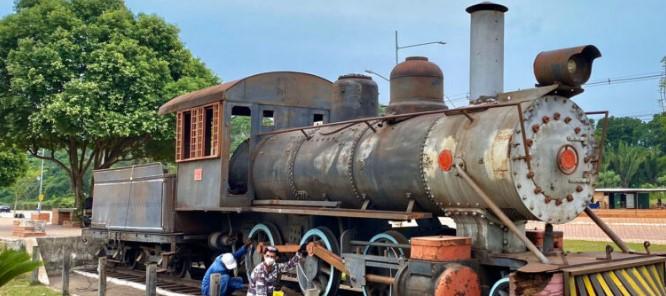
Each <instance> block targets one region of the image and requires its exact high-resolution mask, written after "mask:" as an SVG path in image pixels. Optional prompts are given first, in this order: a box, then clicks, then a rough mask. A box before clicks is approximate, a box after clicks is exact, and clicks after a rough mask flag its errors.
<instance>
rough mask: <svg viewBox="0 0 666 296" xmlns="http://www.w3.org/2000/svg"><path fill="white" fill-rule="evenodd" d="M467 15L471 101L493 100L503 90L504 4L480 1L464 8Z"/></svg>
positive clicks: (505, 9) (505, 10) (506, 9)
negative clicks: (469, 19) (481, 98)
mask: <svg viewBox="0 0 666 296" xmlns="http://www.w3.org/2000/svg"><path fill="white" fill-rule="evenodd" d="M466 11H467V12H468V13H469V14H470V18H471V26H470V56H469V92H470V100H472V101H473V100H476V99H478V98H480V97H484V96H485V97H494V96H496V95H497V94H498V93H501V92H502V91H503V89H504V13H505V12H507V11H508V8H506V6H503V5H499V4H495V3H490V2H483V3H479V4H476V5H472V6H470V7H468V8H467V9H466Z"/></svg>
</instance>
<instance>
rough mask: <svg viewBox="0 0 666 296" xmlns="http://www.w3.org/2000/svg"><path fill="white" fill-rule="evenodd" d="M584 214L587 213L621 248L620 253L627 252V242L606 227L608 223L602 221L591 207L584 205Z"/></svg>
mask: <svg viewBox="0 0 666 296" xmlns="http://www.w3.org/2000/svg"><path fill="white" fill-rule="evenodd" d="M585 214H587V216H588V217H590V219H592V221H594V223H595V224H597V226H599V228H601V230H603V231H604V233H605V234H606V235H608V237H609V238H610V239H611V240H612V241H613V242H614V243H615V244H616V245H617V246H618V247H620V249H622V253H629V251H630V249H629V247H627V244H625V243H624V241H623V240H622V239H621V238H620V237H619V236H618V235H617V234H616V233H615V232H614V231H613V230H612V229H611V228H610V227H608V224H606V222H604V221H603V220H601V219H599V217H598V216H597V214H595V213H594V211H592V209H590V208H588V207H585Z"/></svg>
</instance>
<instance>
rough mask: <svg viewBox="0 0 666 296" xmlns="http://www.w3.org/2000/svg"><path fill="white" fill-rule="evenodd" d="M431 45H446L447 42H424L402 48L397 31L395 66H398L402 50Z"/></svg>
mask: <svg viewBox="0 0 666 296" xmlns="http://www.w3.org/2000/svg"><path fill="white" fill-rule="evenodd" d="M429 44H440V45H444V44H446V42H444V41H432V42H424V43H418V44H411V45H405V46H400V45H399V43H398V30H396V31H395V64H396V65H397V64H398V51H399V50H401V49H405V48H410V47H417V46H423V45H429Z"/></svg>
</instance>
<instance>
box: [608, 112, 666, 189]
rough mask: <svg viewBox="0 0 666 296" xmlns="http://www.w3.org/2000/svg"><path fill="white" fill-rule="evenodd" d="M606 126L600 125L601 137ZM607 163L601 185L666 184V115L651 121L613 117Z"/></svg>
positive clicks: (659, 115) (609, 127) (610, 124)
mask: <svg viewBox="0 0 666 296" xmlns="http://www.w3.org/2000/svg"><path fill="white" fill-rule="evenodd" d="M603 124H604V121H603V120H601V121H600V122H599V123H598V124H597V134H600V133H601V128H602V127H603ZM603 160H604V163H603V164H602V170H601V173H600V176H599V180H598V185H599V186H602V187H617V186H622V187H639V186H646V187H652V186H664V185H666V182H665V181H664V180H666V114H657V115H655V116H654V117H653V118H652V120H650V121H648V122H643V121H641V120H638V119H634V118H628V117H611V118H609V120H608V132H607V138H606V148H605V150H604V158H603ZM662 184H663V185H662Z"/></svg>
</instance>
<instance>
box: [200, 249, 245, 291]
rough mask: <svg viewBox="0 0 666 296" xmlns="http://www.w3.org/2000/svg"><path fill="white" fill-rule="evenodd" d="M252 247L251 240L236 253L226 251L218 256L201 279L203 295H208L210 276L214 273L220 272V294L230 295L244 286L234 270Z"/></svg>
mask: <svg viewBox="0 0 666 296" xmlns="http://www.w3.org/2000/svg"><path fill="white" fill-rule="evenodd" d="M250 247H252V243H251V242H247V243H246V244H245V245H243V247H241V248H240V249H238V251H236V252H235V253H233V254H231V253H224V254H222V255H220V256H217V258H215V260H214V261H213V263H212V264H211V265H210V267H208V270H206V274H205V275H204V277H203V280H201V295H204V296H208V295H209V294H208V289H209V287H210V277H211V275H212V274H214V273H219V274H221V275H222V276H221V277H220V296H229V295H231V293H233V292H234V291H236V290H238V289H242V288H243V279H242V278H240V277H234V276H233V273H232V272H233V270H234V269H236V267H238V263H237V262H238V261H240V260H242V259H243V256H245V254H247V250H248V248H250Z"/></svg>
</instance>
